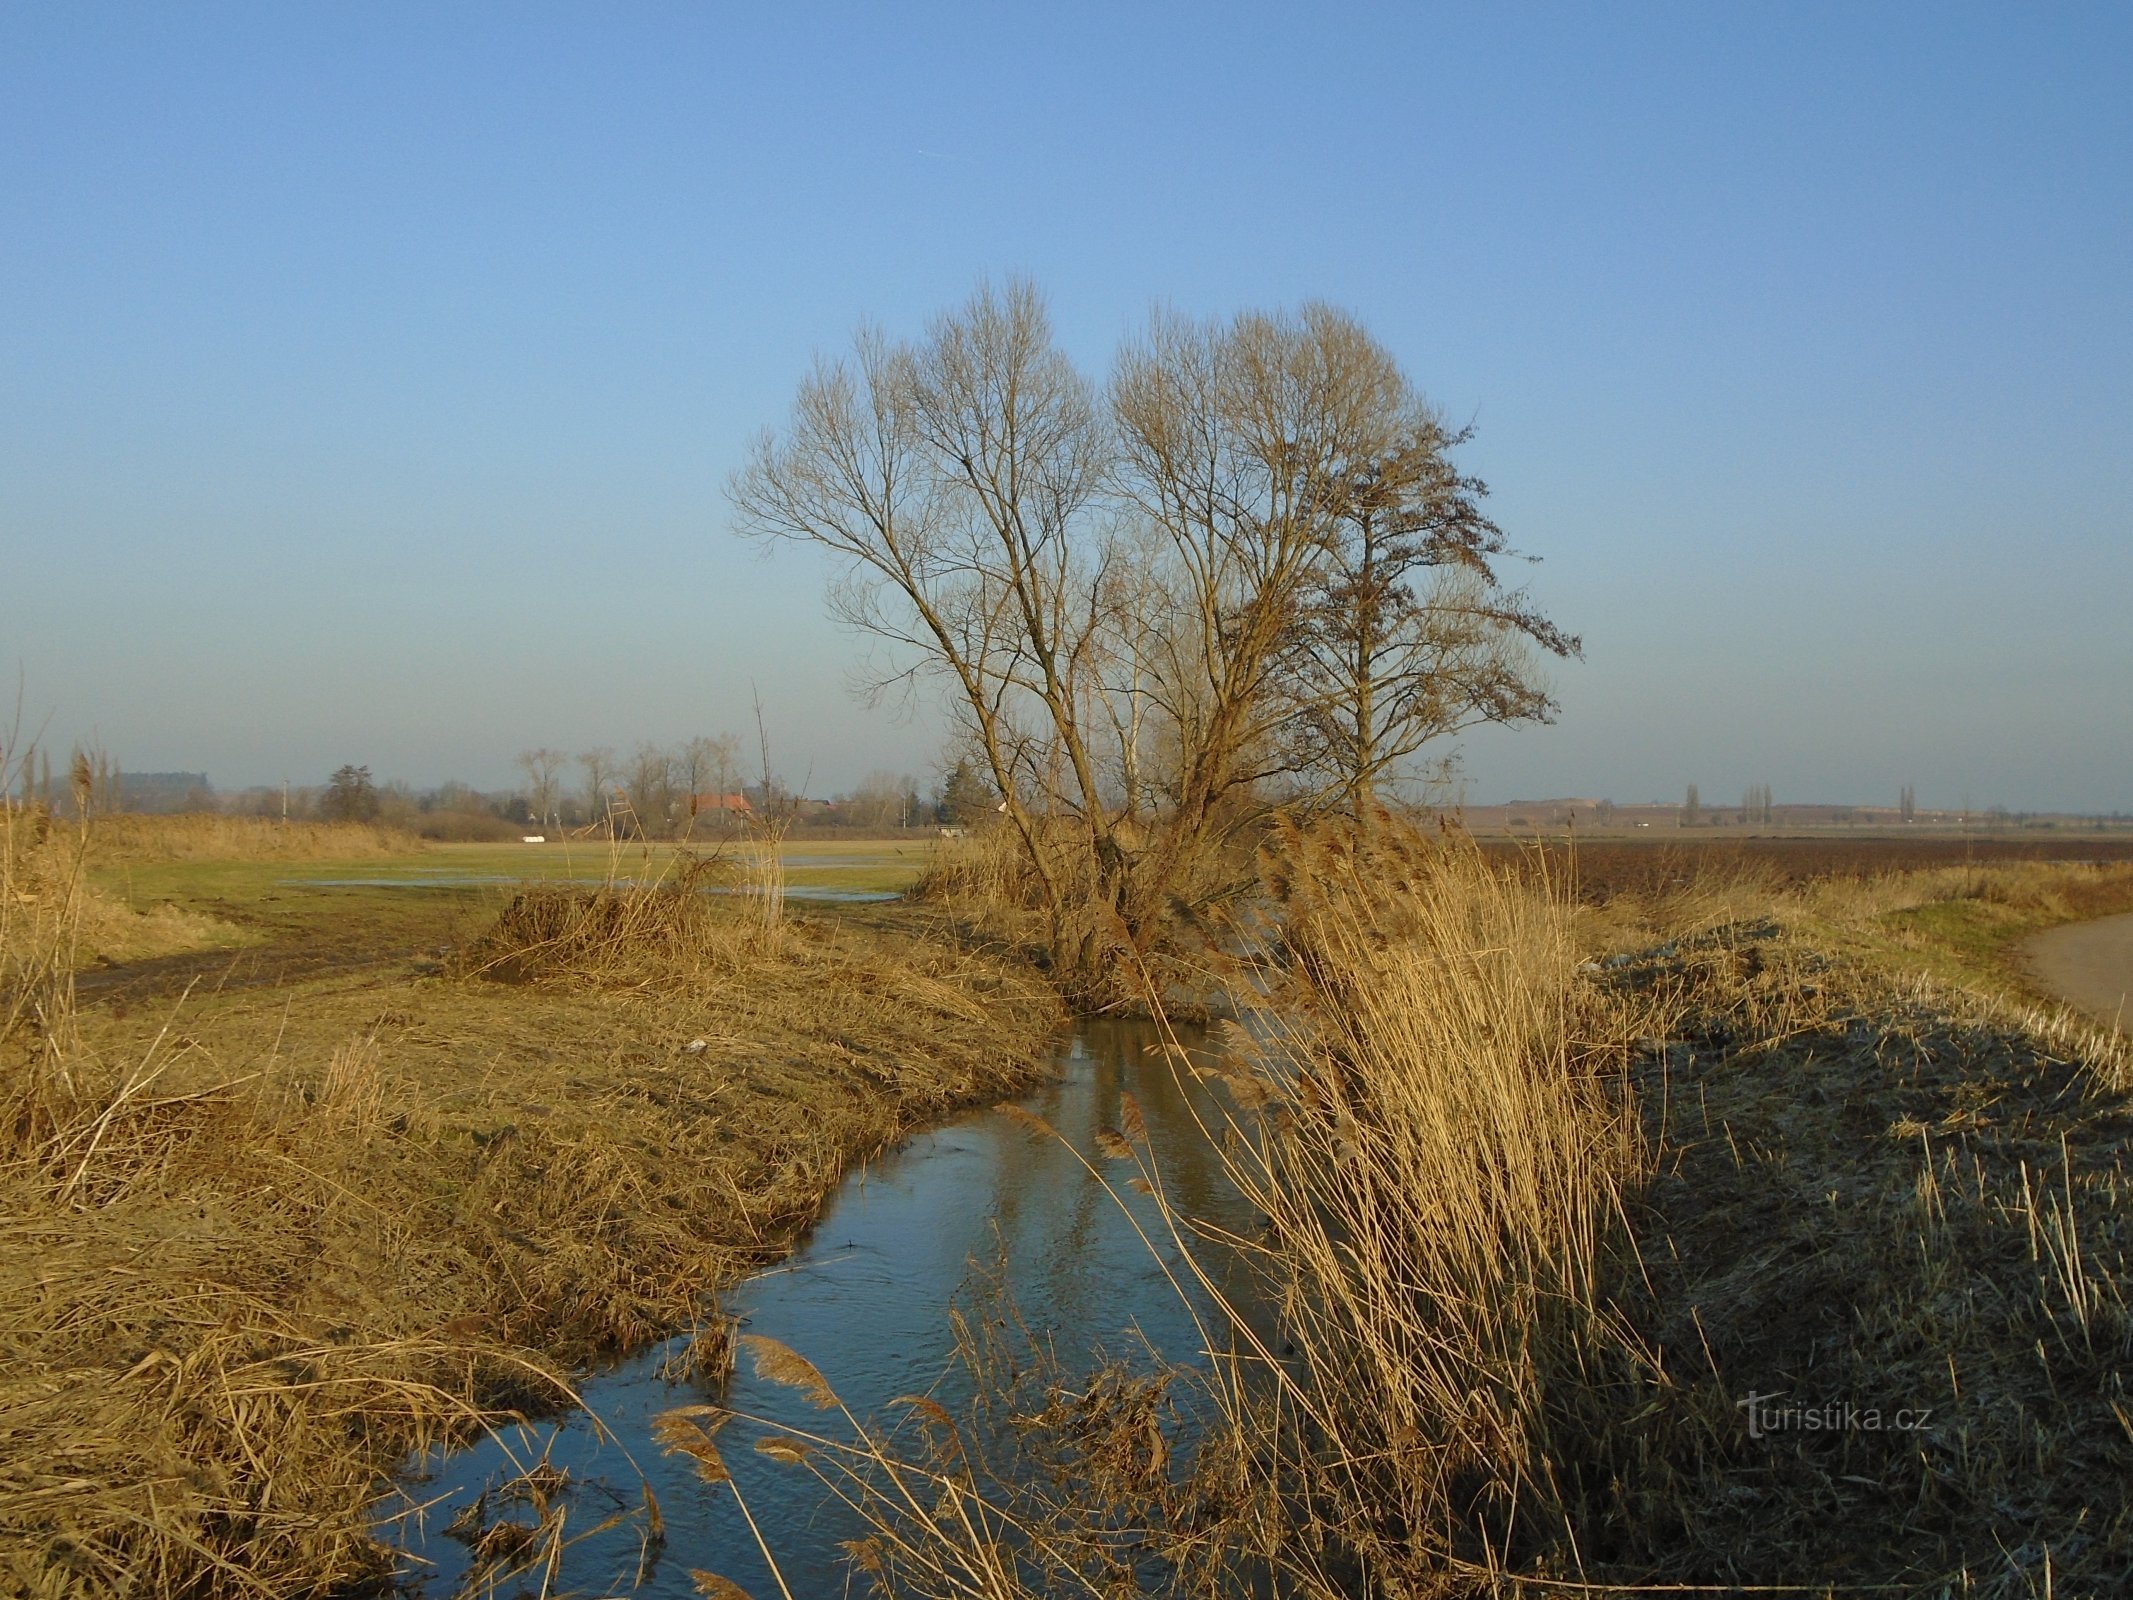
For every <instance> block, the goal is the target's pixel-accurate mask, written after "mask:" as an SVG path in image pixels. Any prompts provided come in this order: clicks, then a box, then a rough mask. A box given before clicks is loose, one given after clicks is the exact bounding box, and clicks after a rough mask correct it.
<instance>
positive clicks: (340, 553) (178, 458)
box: [0, 5, 2133, 813]
mask: <svg viewBox="0 0 2133 1600" xmlns="http://www.w3.org/2000/svg"><path fill="white" fill-rule="evenodd" d="M2129 68H2133V14H2128V13H2127V12H2125V11H2124V10H2123V9H2122V8H2112V7H2104V6H2095V7H2090V8H2079V7H2060V8H2053V9H2052V10H2050V11H2049V12H2042V11H2031V10H2026V9H2018V8H2012V7H2006V8H1976V7H1933V8H1930V9H1929V8H1926V7H1923V6H1919V7H1910V8H1895V7H1890V8H1876V9H1874V10H1872V11H1870V12H1862V11H1860V10H1858V9H1857V8H1848V7H1835V6H1831V7H1796V8H1786V9H1783V10H1778V9H1771V10H1767V11H1762V12H1750V11H1747V10H1734V9H1728V10H1723V11H1721V10H1706V9H1696V8H1687V7H1670V6H1640V7H1633V8H1627V9H1609V10H1607V11H1604V12H1597V11H1595V12H1571V11H1567V10H1565V11H1559V12H1540V11H1526V12H1518V13H1493V14H1455V13H1431V12H1425V11H1422V10H1419V9H1405V8H1403V9H1399V10H1363V9H1349V10H1337V11H1336V10H1328V11H1322V12H1317V13H1314V14H1313V16H1312V19H1311V23H1310V26H1309V27H1308V29H1300V28H1299V26H1298V17H1297V14H1296V13H1295V12H1293V11H1292V10H1288V9H1284V10H1279V11H1277V10H1274V9H1272V8H1250V7H1244V8H1240V7H1223V8H1175V9H1166V10H1164V11H1162V12H1160V13H1155V14H1148V13H1144V12H1141V11H1136V10H1129V9H1125V8H1118V9H1110V8H1104V9H1093V10H1088V11H1083V12H1079V13H1076V14H1074V15H1073V16H1062V15H1055V14H1052V13H1049V12H1034V11H1032V12H1013V13H1009V12H1002V11H995V10H989V9H981V8H976V7H969V8H956V7H924V8H911V9H899V10H894V11H891V10H888V9H886V8H852V9H848V10H825V11H815V12H806V13H802V12H798V11H790V12H788V11H782V10H781V11H776V12H769V11H763V12H757V11H734V12H711V11H697V10H692V9H682V8H669V7H648V8H644V9H641V10H632V11H628V12H617V13H599V14H594V13H591V12H583V11H576V10H571V9H565V8H556V7H546V6H534V7H513V8H510V9H509V10H505V9H503V8H500V7H475V8H455V9H452V10H450V11H446V12H439V11H435V10H428V9H422V8H415V7H406V6H393V5H379V6H373V7H365V8H361V9H350V10H339V11H325V10H309V9H293V8H291V9H284V8H273V7H264V6H205V7H188V8H185V9H184V10H182V11H179V10H168V9H162V8H150V7H145V6H143V7H123V6H93V5H91V6H78V7H66V8H49V9H37V10H33V9H30V8H13V9H11V10H8V11H6V12H4V13H0V285H4V288H5V293H6V296H7V304H8V306H9V315H8V316H7V318H5V319H4V321H0V373H4V375H5V381H4V383H0V547H4V553H5V558H6V559H5V564H4V568H0V571H4V574H5V576H4V578H0V668H4V669H6V671H7V672H8V673H9V674H10V675H13V674H15V673H17V672H19V675H20V681H21V686H22V703H23V710H24V719H23V720H24V723H25V727H24V732H25V733H29V732H36V731H38V730H39V729H40V728H41V729H42V730H43V731H44V733H45V736H46V738H47V739H48V740H49V741H50V742H51V743H53V744H54V745H56V746H57V747H58V748H60V749H62V750H63V749H64V748H65V747H66V746H67V745H68V744H70V743H72V742H74V741H76V740H81V739H87V738H90V737H92V736H93V737H95V738H97V739H98V740H100V742H101V743H102V745H103V746H104V747H105V748H106V749H107V750H108V751H109V753H110V754H111V755H112V757H113V758H114V759H116V760H117V761H118V762H119V763H120V764H121V765H122V766H124V767H125V768H127V769H129V770H136V771H156V770H166V771H167V770H205V771H206V772H207V774H208V775H209V777H210V778H211V779H212V781H214V782H215V784H216V785H217V786H218V787H220V788H224V789H240V788H243V787H247V786H249V785H253V784H267V783H278V782H280V781H281V780H282V779H283V778H285V777H286V778H288V779H290V780H291V781H293V782H297V783H311V784H317V783H321V782H323V781H324V780H325V777H326V775H327V774H328V773H330V772H331V771H332V770H333V769H334V768H335V767H338V766H340V765H341V764H342V763H344V762H353V763H358V764H366V765H368V766H370V767H371V769H372V770H373V772H374V773H375V774H376V775H377V776H378V777H379V778H380V779H390V778H406V779H408V780H410V781H413V782H415V783H416V784H417V785H418V786H426V785H429V784H433V783H436V782H439V781H442V780H444V779H447V778H459V779H463V780H465V781H467V782H470V783H473V784H475V785H476V786H478V787H483V788H500V787H505V786H508V785H509V784H510V783H512V782H513V781H514V776H515V775H514V770H513V759H514V757H515V756H516V754H517V753H518V751H520V750H521V749H524V748H527V747H529V746H535V745H548V746H554V747H556V748H559V749H564V750H567V751H570V752H572V753H575V752H576V751H578V750H580V749H584V748H587V747H590V746H594V745H608V746H612V747H614V748H615V749H616V750H617V751H618V752H627V751H628V750H629V749H630V748H631V747H632V746H634V745H635V744H637V743H638V742H639V741H642V740H656V741H659V742H670V741H673V740H676V739H681V738H686V737H689V736H691V735H696V734H705V733H714V732H718V731H720V730H730V731H732V732H734V733H737V734H743V735H745V736H748V738H749V739H750V740H751V741H752V736H753V730H754V713H753V711H752V709H751V694H752V692H759V693H760V695H761V699H762V703H763V709H764V713H765V716H766V718H767V720H768V723H769V727H770V731H771V737H772V741H773V746H774V748H773V756H774V760H775V765H776V766H777V768H778V770H779V771H780V773H781V774H782V775H783V776H784V777H785V778H786V779H787V780H788V781H790V782H793V783H795V784H804V785H805V786H806V788H807V789H808V791H809V792H811V793H817V794H828V793H832V792H835V791H838V790H841V789H847V788H849V787H851V786H852V785H853V784H855V783H856V782H858V780H859V779H860V778H861V777H862V775H863V774H865V773H866V772H867V771H869V770H871V769H876V768H881V769H887V770H890V771H894V772H910V773H913V774H914V775H916V776H918V777H919V778H920V779H921V781H922V782H930V777H931V773H932V770H933V764H934V759H935V757H936V754H937V753H938V751H939V749H940V746H941V735H940V731H939V726H938V723H937V721H936V719H935V718H933V717H932V716H931V715H930V714H926V713H923V712H921V713H918V714H916V715H913V716H910V717H908V718H906V719H904V720H899V719H898V718H897V717H896V716H894V715H892V714H891V713H890V712H888V711H868V710H866V709H865V708H864V707H862V706H860V705H858V704H857V703H856V702H854V701H853V699H852V698H851V697H850V696H849V695H848V694H847V693H846V690H845V679H846V675H847V673H848V671H849V669H851V668H852V667H853V666H855V665H857V664H858V663H859V662H860V661H861V660H862V658H863V656H864V654H865V650H866V646H865V643H864V641H861V640H858V639H855V638H853V637H852V636H850V635H848V634H846V633H844V632H842V631H840V630H839V629H837V628H836V627H835V626H834V625H833V624H832V623H831V622H830V621H829V620H828V618H827V615H826V611H825V607H824V603H823V595H822V590H823V576H824V575H823V572H822V569H821V568H820V567H819V566H818V565H816V564H815V563H813V562H812V561H810V560H808V559H806V558H805V557H803V556H801V555H799V554H797V553H794V552H790V551H780V552H777V553H774V554H772V555H770V556H769V557H768V558H767V559H766V558H764V557H763V556H762V555H761V553H760V552H758V551H757V550H756V549H754V548H753V547H750V546H747V545H744V544H743V543H742V542H741V541H739V540H737V539H736V538H734V537H733V536H732V535H731V534H730V532H729V531H728V521H729V518H728V512H727V508H726V504H725V501H724V497H723V485H724V482H725V479H726V477H727V474H728V473H729V472H730V471H731V470H732V468H733V467H734V466H735V465H737V464H738V462H739V461H740V459H741V455H742V452H743V450H744V449H745V447H746V445H747V443H748V441H749V439H750V437H751V436H752V435H753V434H754V433H755V432H756V431H757V430H759V429H761V428H763V427H765V426H768V425H773V424H775V423H777V422H779V421H780V420H781V419H782V417H783V415H784V412H785V410H786V407H787V405H788V404H789V402H790V400H791V397H792V393H793V389H794V387H795V385H796V383H797V382H798V380H799V379H800V377H801V376H802V374H803V373H804V371H805V370H806V367H807V365H808V363H809V361H810V359H811V358H812V356H813V354H814V353H815V352H816V351H817V350H822V349H835V348H837V347H839V346H841V345H842V344H843V343H844V342H845V341H846V339H847V338H848V337H849V335H850V333H851V331H852V329H853V328H854V327H855V326H856V325H857V324H858V323H860V322H861V321H862V320H872V321H876V322H878V323H880V324H881V325H883V326H884V327H885V328H886V329H888V330H889V331H890V332H892V333H897V334H907V333H915V332H916V331H918V329H919V328H920V326H921V325H922V324H923V321H924V319H925V318H926V317H927V316H928V315H930V314H931V313H932V312H934V311H936V310H938V309H941V308H943V307H945V306H948V305H950V304H952V303H954V302H957V301H959V300H960V299H962V298H963V297H964V296H965V295H966V294H967V293H968V292H969V290H970V289H971V288H972V287H973V285H974V284H975V283H976V282H977V281H978V280H979V279H980V278H982V277H987V276H990V277H993V278H998V277H1000V276H1002V275H1005V274H1008V273H1015V272H1020V273H1026V274H1028V275H1029V276H1030V277H1032V278H1034V279H1035V280H1036V281H1037V282H1038V283H1039V284H1040V285H1041V286H1043V287H1044V288H1045V289H1046V290H1047V292H1048V294H1049V296H1050V300H1051V306H1052V311H1053V314H1054V317H1055V320H1056V323H1057V327H1058V331H1059V334H1060V337H1061V340H1062V343H1063V344H1064V345H1065V347H1066V348H1067V349H1068V350H1069V351H1070V352H1071V353H1072V354H1073V355H1074V356H1075V357H1076V359H1077V360H1079V361H1080V362H1081V363H1082V364H1083V365H1084V367H1085V368H1086V369H1088V370H1090V371H1092V372H1096V373H1099V374H1100V373H1101V372H1102V371H1103V370H1104V368H1105V367H1106V366H1107V364H1108V362H1109V358H1110V354H1111V351H1112V349H1113V348H1114V347H1115V346H1116V344H1117V343H1118V341H1119V340H1120V339H1121V338H1122V337H1124V336H1126V335H1127V334H1129V333H1131V332H1132V331H1133V330H1134V329H1135V328H1136V327H1137V326H1139V325H1140V324H1141V323H1142V322H1143V321H1144V320H1145V318H1146V317H1147V315H1148V313H1149V311H1150V308H1151V307H1152V306H1154V305H1157V304H1169V305H1175V306H1176V307H1178V308H1180V309H1182V310H1186V311H1190V312H1193V313H1200V314H1226V313H1229V312H1232V311H1235V310H1239V309H1243V308H1247V307H1258V306H1265V307H1274V306H1283V305H1294V304H1296V303H1298V302H1300V301H1303V300H1306V299H1324V300H1328V301H1331V302H1333V303H1335V304H1338V305H1341V306H1343V307H1345V308H1347V309H1348V310H1350V311H1352V312H1354V313H1355V314H1356V315H1357V316H1359V317H1360V318H1361V319H1362V320H1363V322H1364V323H1365V324H1367V325H1368V326H1369V327H1370V328H1371V329H1372V330H1373V331H1374V332H1375V333H1376V334H1377V335H1378V337H1379V338H1381V339H1382V340H1383V341H1384V342H1385V343H1386V344H1387V345H1388V346H1389V347H1390V348H1391V349H1392V350H1393V351H1394V352H1395V353H1396V354H1397V355H1398V356H1399V357H1400V358H1401V360H1402V361H1403V362H1404V363H1405V365H1406V367H1407V369H1408V371H1409V373H1410V374H1411V375H1412V376H1413V377H1414V379H1415V380H1416V382H1417V383H1418V384H1419V385H1420V386H1421V388H1422V389H1423V390H1424V391H1425V392H1426V393H1427V394H1428V395H1429V396H1430V397H1431V398H1432V399H1433V400H1434V401H1435V402H1436V403H1437V404H1438V405H1439V406H1441V407H1442V408H1443V409H1444V411H1445V412H1446V413H1448V414H1449V415H1450V416H1452V417H1453V418H1455V419H1459V420H1467V419H1471V420H1472V421H1474V422H1475V424H1476V425H1477V428H1478V432H1477V435H1476V437H1475V439H1474V441H1473V443H1472V444H1471V445H1470V446H1469V447H1468V448H1467V449H1466V451H1465V452H1464V455H1463V460H1464V462H1465V464H1466V465H1467V466H1468V467H1469V468H1470V469H1471V470H1473V471H1475V472H1478V473H1479V474H1480V475H1481V476H1483V477H1484V478H1486V479H1487V480H1488V481H1489V483H1490V485H1491V487H1492V488H1493V490H1494V491H1495V492H1494V496H1493V499H1492V510H1493V513H1494V515H1495V517H1496V519H1497V521H1499V522H1500V523H1501V524H1502V526H1503V527H1504V529H1505V530H1506V532H1507V533H1508V534H1509V535H1510V537H1511V540H1512V542H1513V543H1514V544H1515V545H1516V546H1517V547H1519V548H1520V549H1522V550H1525V551H1527V552H1530V553H1531V554H1533V555H1535V556H1538V557H1540V558H1542V559H1541V564H1539V565H1538V566H1535V567H1534V568H1532V569H1531V570H1530V582H1531V588H1532V593H1533V596H1534V598H1535V600H1536V601H1537V602H1538V603H1539V605H1540V607H1541V609H1542V610H1544V611H1545V612H1546V613H1547V614H1548V615H1549V616H1550V617H1552V618H1553V619H1554V620H1555V621H1556V622H1558V623H1560V624H1561V625H1562V626H1563V627H1564V628H1565V629H1567V630H1569V631H1571V632H1573V633H1577V634H1581V635H1582V636H1583V639H1584V644H1585V659H1584V661H1583V662H1568V663H1563V664H1561V665H1559V666H1558V667H1556V668H1555V669H1554V671H1553V674H1552V677H1553V681H1554V683H1555V685H1556V687H1557V691H1558V694H1559V697H1560V700H1561V703H1562V714H1561V718H1560V721H1559V722H1558V723H1557V724H1556V725H1554V726H1552V727H1546V728H1535V729H1525V730H1501V731H1499V730H1492V731H1490V732H1488V733H1486V734H1484V735H1478V736H1472V737H1469V738H1467V739H1466V740H1464V741H1463V756H1464V771H1465V777H1464V784H1463V788H1464V791H1465V794H1466V795H1467V797H1468V799H1469V800H1470V801H1471V802H1472V803H1475V804H1488V803H1496V802H1499V801H1508V800H1514V799H1517V800H1534V799H1542V798H1551V797H1556V796H1567V795H1574V794H1575V795H1593V796H1611V797H1612V798H1614V799H1616V800H1618V801H1624V802H1629V801H1641V800H1645V799H1649V798H1651V797H1652V796H1653V794H1654V791H1655V790H1656V792H1657V794H1658V795H1659V796H1661V797H1664V798H1668V799H1675V798H1678V797H1679V795H1680V792H1681V789H1682V787H1683V785H1685V784H1687V783H1690V782H1694V783H1697V784H1698V785H1700V787H1701V789H1702V792H1703V795H1704V797H1705V803H1706V804H1707V805H1709V806H1712V807H1722V806H1725V805H1727V804H1730V802H1731V799H1732V798H1733V797H1737V796H1738V794H1739V793H1740V791H1741V790H1742V789H1743V788H1744V787H1746V786H1747V785H1749V784H1751V783H1765V782H1767V783H1769V784H1771V785H1773V787H1774V788H1775V790H1776V792H1777V795H1778V797H1779V799H1780V801H1781V802H1784V801H1805V800H1810V799H1812V800H1823V801H1829V802H1833V803H1855V804H1877V805H1878V804H1893V803H1894V798H1895V796H1896V793H1897V790H1898V788H1899V786H1901V785H1905V784H1909V785H1913V786H1915V789H1916V791H1917V796H1918V803H1919V805H1920V806H1921V807H1922V808H1927V809H1940V808H1953V807H1956V806H1958V805H1960V804H1962V803H1964V802H1965V800H1966V799H1967V801H1968V802H1969V803H1970V804H1971V805H1972V806H1973V807H1974V808H1977V809H1982V808H1984V807H1986V806H1989V805H1994V804H1999V805H2004V806H2006V807H2008V808H2010V809H2014V810H2057V811H2080V812H2090V813H2098V812H2111V811H2125V810H2129V809H2133V739H2129V738H2128V737H2127V735H2126V727H2125V724H2126V714H2125V710H2124V702H2125V699H2126V693H2127V687H2128V684H2129V682H2133V643H2129V637H2133V636H2129V634H2128V630H2127V628H2126V617H2125V613H2126V609H2127V605H2128V601H2129V599H2133V515H2129V510H2128V508H2129V505H2133V494H2129V491H2133V449H2129V446H2128V441H2129V439H2133V426H2129V424H2133V104H2129V102H2128V98H2127V97H2126V96H2125V95H2124V94H2123V92H2122V91H2123V84H2124V82H2125V81H2126V79H2127V76H2128V69H2129ZM751 686H752V687H751ZM4 720H5V718H4V717H0V723H4ZM2113 727H2117V728H2118V729H2119V730H2120V731H2119V732H2118V733H2117V734H2115V735H2114V734H2113V733H2111V731H2110V730H2111V729H2112V728H2113Z"/></svg>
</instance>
